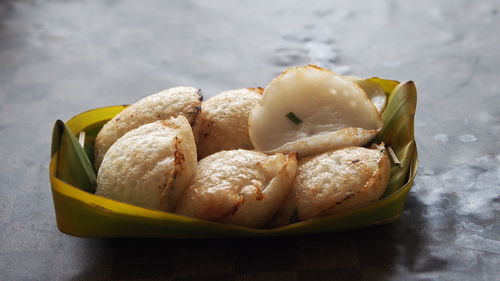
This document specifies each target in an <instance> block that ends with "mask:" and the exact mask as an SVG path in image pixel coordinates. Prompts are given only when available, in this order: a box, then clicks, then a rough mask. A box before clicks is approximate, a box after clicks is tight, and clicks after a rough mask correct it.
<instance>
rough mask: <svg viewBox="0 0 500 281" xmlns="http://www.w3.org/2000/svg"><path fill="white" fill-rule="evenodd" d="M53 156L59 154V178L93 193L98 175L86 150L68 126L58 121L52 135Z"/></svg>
mask: <svg viewBox="0 0 500 281" xmlns="http://www.w3.org/2000/svg"><path fill="white" fill-rule="evenodd" d="M52 138H53V139H52V149H51V150H52V155H54V153H55V152H57V151H58V152H59V157H58V169H57V171H58V172H57V177H58V178H60V179H61V180H63V181H65V182H67V183H69V184H71V185H73V186H78V187H79V188H81V189H82V190H85V191H87V192H91V193H93V192H94V191H95V186H96V173H95V172H94V168H93V166H92V163H91V161H90V159H89V157H88V156H87V153H86V152H85V150H84V149H83V148H82V147H81V145H80V143H79V142H78V139H77V138H76V136H75V135H74V134H73V132H72V131H71V129H70V128H68V127H67V126H66V124H65V123H64V122H63V121H61V120H57V121H56V123H55V125H54V130H53V133H52Z"/></svg>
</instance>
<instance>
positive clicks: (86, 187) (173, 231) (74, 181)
mask: <svg viewBox="0 0 500 281" xmlns="http://www.w3.org/2000/svg"><path fill="white" fill-rule="evenodd" d="M370 80H371V81H373V82H376V83H378V84H379V85H381V86H382V88H383V89H384V92H385V93H386V94H387V95H388V103H387V107H386V109H385V110H384V112H383V113H382V120H383V122H384V129H383V131H382V132H381V133H380V134H379V135H378V136H377V137H376V139H375V140H374V142H380V141H383V142H384V143H385V144H386V145H387V146H390V147H391V148H392V150H393V151H394V153H395V155H396V156H397V159H399V161H400V164H395V163H393V164H392V168H391V176H390V181H389V185H388V187H387V189H386V192H385V194H384V195H383V196H382V198H381V199H380V200H379V201H377V202H375V203H373V204H371V205H369V206H367V207H364V208H359V209H355V210H350V211H346V212H343V213H339V214H333V215H329V216H325V217H321V218H316V219H310V220H307V221H302V222H297V223H293V224H290V225H287V226H283V227H279V228H271V229H252V228H246V227H240V226H234V225H226V224H221V223H216V222H210V221H205V220H200V219H195V218H189V217H184V216H180V215H176V214H172V213H167V212H162V211H156V210H151V209H146V208H142V207H138V206H134V205H130V204H127V203H122V202H117V201H114V200H111V199H107V198H103V197H100V196H97V195H94V194H93V192H94V188H95V174H96V172H95V170H94V167H93V164H92V163H93V144H94V139H95V136H96V135H97V133H98V132H99V130H100V128H101V127H102V125H103V124H104V123H105V122H107V121H108V120H109V119H111V118H112V117H113V116H114V115H116V114H118V113H119V112H120V111H121V110H123V109H124V108H125V107H126V106H110V107H103V108H97V109H92V110H89V111H86V112H83V113H80V114H78V115H76V116H74V117H73V118H71V119H70V120H68V121H67V122H62V121H60V120H58V121H57V122H56V124H55V126H54V131H53V136H52V154H51V161H50V166H49V174H50V183H51V187H52V196H53V199H54V208H55V212H56V219H57V226H58V228H59V230H60V231H62V232H64V233H66V234H69V235H73V236H79V237H162V238H229V237H257V236H280V235H299V234H307V233H320V232H334V231H345V230H349V229H355V228H362V227H368V226H372V225H378V224H385V223H389V222H393V221H395V220H397V219H399V217H400V216H401V213H402V212H403V208H404V205H405V201H406V198H407V196H408V192H409V191H410V188H411V187H412V184H413V179H414V177H415V175H416V172H417V167H418V157H417V148H416V144H415V138H414V127H413V122H414V115H415V109H416V103H417V91H416V88H415V85H414V83H413V82H412V81H408V82H403V83H399V82H397V81H393V80H385V79H380V78H370ZM80 132H85V136H86V137H85V144H84V148H82V146H81V145H80V144H79V143H78V140H77V136H79V134H80Z"/></svg>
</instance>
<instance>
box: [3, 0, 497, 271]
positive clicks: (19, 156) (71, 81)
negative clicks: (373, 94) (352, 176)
mask: <svg viewBox="0 0 500 281" xmlns="http://www.w3.org/2000/svg"><path fill="white" fill-rule="evenodd" d="M499 30H500V2H498V1H493V0H491V1H465V0H446V1H431V0H423V1H393V0H385V1H368V0H363V1H326V0H325V1H315V2H311V1H298V0H293V1H284V0H282V1H274V2H272V3H271V2H269V1H245V2H243V1H168V2H167V1H159V0H158V1H113V0H108V1H57V0H54V1H41V0H25V1H9V0H6V1H2V2H0V135H1V137H0V159H2V165H1V169H0V269H1V270H0V279H1V280H111V279H119V280H263V279H264V280H333V279H335V280H351V279H352V280H485V281H486V280H498V276H499V275H500V217H499V215H500V192H499V190H500V141H499V139H500V90H499V89H500V32H498V31H499ZM308 63H314V64H318V65H320V66H324V67H327V68H330V69H332V70H334V71H336V72H339V73H343V74H352V75H358V76H363V77H369V76H380V77H385V78H392V79H396V80H400V81H403V80H413V81H415V83H416V85H417V88H418V93H419V96H418V106H417V114H416V119H415V134H416V139H417V145H418V150H419V158H420V167H419V171H418V175H417V178H416V180H415V185H414V187H413V189H412V190H411V192H410V195H409V198H408V201H407V205H406V207H405V211H404V214H403V216H402V218H401V219H400V220H399V221H397V222H395V223H392V224H388V225H383V226H379V227H373V228H369V229H363V230H356V231H349V232H343V233H331V234H322V235H307V236H297V237H285V238H273V239H270V238H267V239H241V240H194V241H192V240H160V239H83V238H75V237H70V236H67V235H65V234H62V233H60V232H59V231H58V230H57V227H56V224H55V216H54V210H53V205H52V198H51V193H50V184H49V179H48V163H49V150H50V138H51V130H52V126H53V123H54V121H55V120H56V119H63V120H67V119H69V118H70V117H72V116H73V115H75V114H77V113H80V112H83V111H85V110H87V109H91V108H95V107H100V106H105V105H114V104H128V103H132V102H134V101H135V100H138V99H139V98H141V97H143V96H145V95H148V94H151V93H155V92H157V91H159V90H162V89H164V88H169V87H172V86H177V85H189V86H195V87H199V88H202V89H203V92H204V94H205V97H207V98H208V97H210V96H213V95H215V94H217V93H218V92H220V91H223V90H228V89H235V88H242V87H253V86H265V85H266V84H267V83H268V82H269V81H270V80H271V79H272V78H273V77H275V76H276V75H277V74H278V73H280V72H281V71H282V70H283V69H285V68H287V67H289V66H294V65H303V64H308ZM495 276H496V277H495Z"/></svg>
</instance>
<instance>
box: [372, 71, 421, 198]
mask: <svg viewBox="0 0 500 281" xmlns="http://www.w3.org/2000/svg"><path fill="white" fill-rule="evenodd" d="M377 79H378V80H372V81H374V82H377V81H378V82H377V83H379V84H380V85H381V86H382V87H384V86H383V85H385V87H386V88H387V89H389V88H390V86H388V85H392V81H391V80H383V79H380V78H377ZM416 106H417V89H416V88H415V84H414V83H413V82H412V81H408V82H402V83H400V84H398V85H397V86H396V87H394V88H393V90H392V92H391V93H390V95H389V100H388V104H387V107H386V108H385V110H384V112H383V113H382V121H383V122H384V129H383V131H382V132H381V133H380V134H379V135H378V136H377V137H376V138H375V140H374V142H381V141H382V142H384V143H385V144H386V145H387V146H390V147H391V148H392V149H393V151H394V152H395V154H396V156H397V157H398V159H399V160H400V162H401V166H399V165H393V166H392V168H391V177H390V179H389V185H388V186H387V189H386V191H385V194H384V196H383V197H385V196H388V195H390V194H393V193H394V192H395V191H397V190H398V189H399V188H400V187H401V186H403V185H404V183H405V182H406V181H407V180H408V174H409V168H410V163H411V159H412V157H411V156H412V155H413V154H414V153H416V151H415V143H414V142H415V140H414V133H413V129H414V128H413V121H414V117H415V110H416Z"/></svg>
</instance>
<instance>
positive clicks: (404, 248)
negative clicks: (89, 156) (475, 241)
mask: <svg viewBox="0 0 500 281" xmlns="http://www.w3.org/2000/svg"><path fill="white" fill-rule="evenodd" d="M424 212H425V205H424V204H423V203H422V202H420V201H419V199H418V198H417V197H416V196H415V195H413V194H412V193H410V196H409V197H408V201H407V205H406V207H405V211H404V214H403V216H402V218H401V220H399V221H397V222H395V223H392V224H388V225H382V226H377V227H372V228H368V229H361V230H354V231H347V232H341V233H329V234H319V235H305V236H292V237H278V238H256V239H220V240H217V239H210V240H169V239H135V238H134V239H130V238H127V239H91V240H90V241H91V244H93V245H92V247H87V249H88V250H87V251H88V252H87V253H85V255H87V257H85V258H91V257H94V258H97V259H100V258H101V257H99V255H98V256H96V254H95V252H96V251H95V249H96V247H97V249H98V251H97V252H99V253H101V255H102V256H107V257H110V258H111V260H110V258H107V259H106V258H104V259H102V260H107V262H92V263H88V266H87V267H86V268H82V271H81V272H80V273H79V274H77V275H76V276H73V279H72V280H90V279H92V280H109V279H113V280H114V279H116V280H123V279H133V280H136V279H140V280H165V279H169V280H234V279H237V278H244V279H245V280H246V279H248V280H263V279H265V280H330V279H331V278H335V280H390V279H391V276H393V275H395V274H396V273H398V272H401V271H409V272H415V271H417V272H418V271H421V270H424V271H426V270H429V268H430V267H432V268H433V269H434V270H439V269H440V268H443V267H445V266H446V261H444V260H434V259H431V260H429V259H427V258H425V259H423V260H425V262H424V263H422V262H421V257H423V256H424V255H425V251H424V248H425V246H426V237H425V232H426V223H425V221H424V219H423V213H424ZM87 241H89V239H87ZM90 248H92V249H93V250H92V251H91V250H90Z"/></svg>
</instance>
